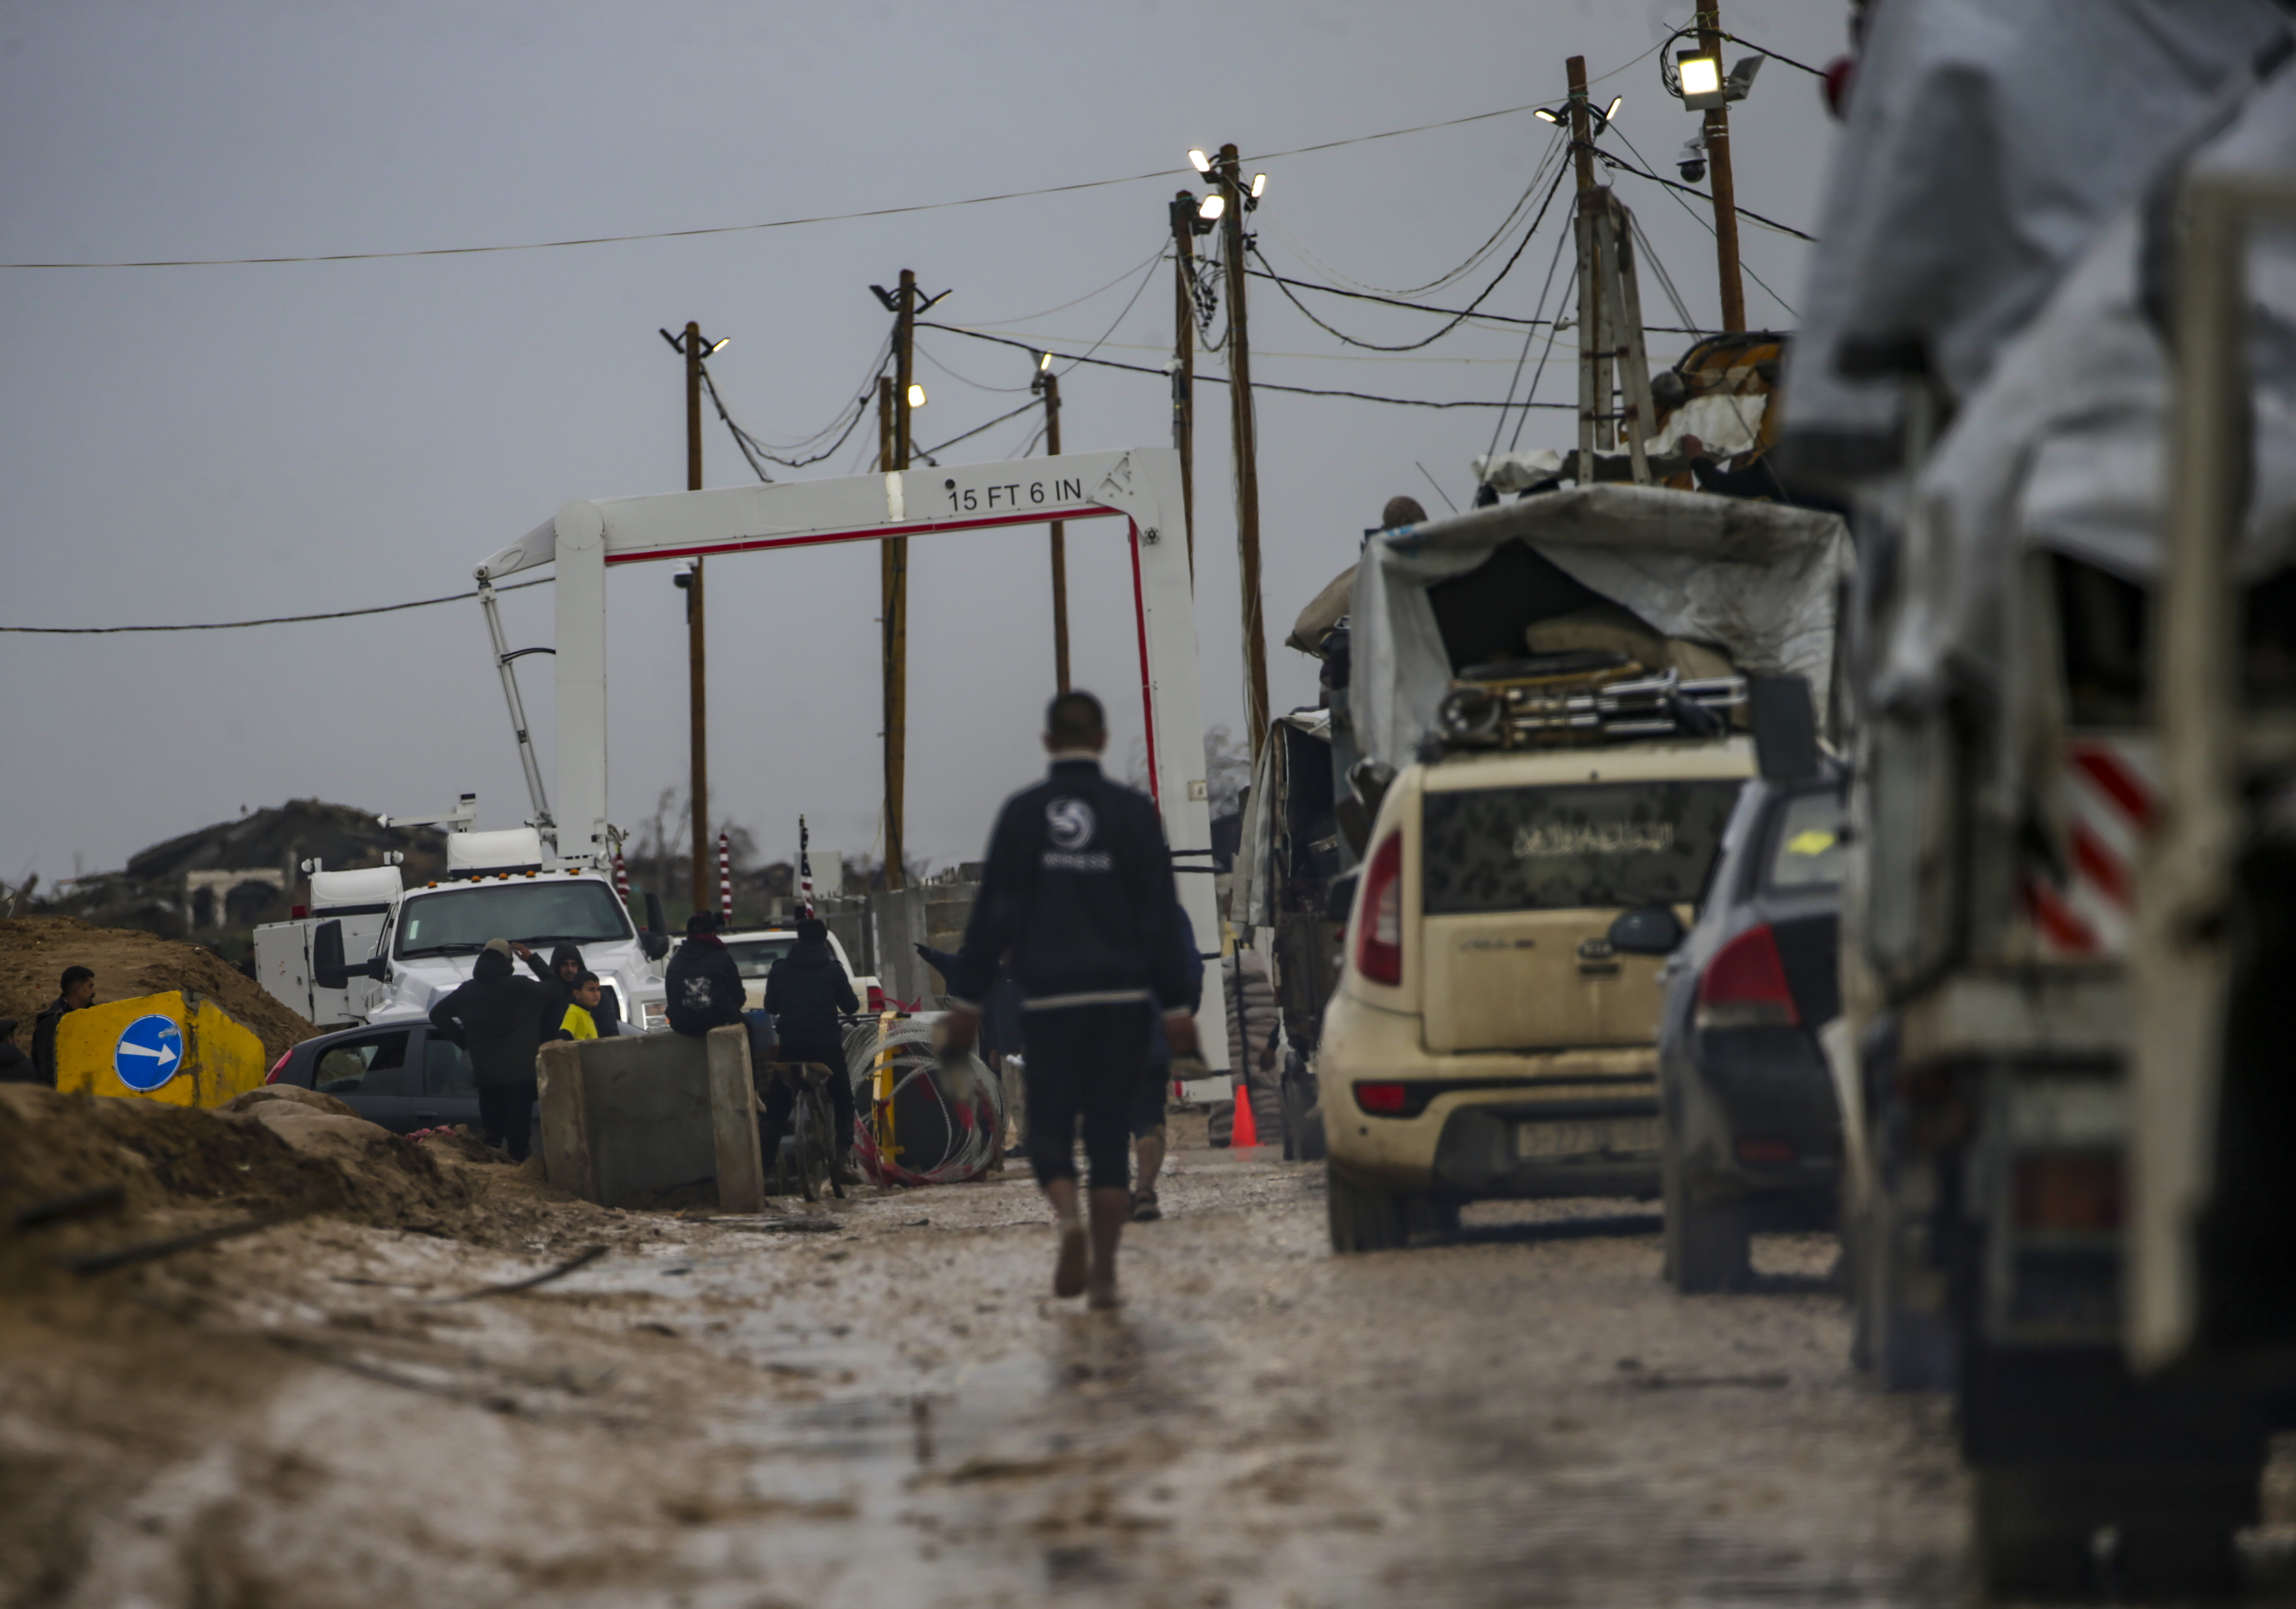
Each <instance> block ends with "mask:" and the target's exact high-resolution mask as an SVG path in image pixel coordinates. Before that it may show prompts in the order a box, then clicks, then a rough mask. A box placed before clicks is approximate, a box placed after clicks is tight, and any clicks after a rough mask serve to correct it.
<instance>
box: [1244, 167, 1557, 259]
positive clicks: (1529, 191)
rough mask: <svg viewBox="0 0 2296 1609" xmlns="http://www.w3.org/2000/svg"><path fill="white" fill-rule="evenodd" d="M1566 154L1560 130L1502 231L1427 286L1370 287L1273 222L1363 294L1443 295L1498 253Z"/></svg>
mask: <svg viewBox="0 0 2296 1609" xmlns="http://www.w3.org/2000/svg"><path fill="white" fill-rule="evenodd" d="M1563 151H1564V141H1563V138H1562V131H1561V130H1560V129H1558V130H1556V131H1555V137H1554V139H1553V140H1550V141H1549V142H1548V143H1547V147H1546V152H1544V153H1543V154H1541V156H1540V157H1539V159H1538V164H1537V166H1536V167H1534V168H1532V169H1531V175H1530V180H1529V183H1528V184H1526V185H1523V187H1522V193H1521V195H1519V196H1517V197H1516V198H1515V199H1514V202H1513V205H1512V206H1510V207H1508V209H1507V212H1506V216H1505V218H1501V219H1500V220H1499V223H1498V227H1497V228H1496V229H1493V230H1492V231H1491V232H1490V234H1488V236H1486V237H1485V238H1484V240H1483V242H1482V244H1480V245H1479V246H1477V247H1476V248H1475V249H1474V250H1472V251H1471V252H1469V253H1468V254H1467V258H1466V260H1464V262H1461V263H1460V264H1458V265H1457V266H1456V267H1453V268H1450V269H1448V270H1447V271H1446V272H1445V273H1443V274H1442V275H1439V276H1438V277H1436V278H1434V279H1431V280H1429V281H1428V282H1427V283H1425V284H1423V285H1374V284H1367V283H1365V282H1364V281H1362V280H1359V279H1357V278H1356V277H1354V276H1353V275H1349V274H1343V273H1341V271H1340V270H1339V269H1337V268H1335V267H1333V266H1332V265H1331V264H1329V263H1327V262H1325V261H1324V259H1322V258H1321V257H1318V256H1317V255H1316V253H1315V252H1314V251H1313V250H1310V249H1309V248H1308V245H1307V243H1306V242H1304V241H1302V240H1300V237H1299V236H1298V235H1296V234H1292V231H1291V230H1290V229H1289V228H1287V227H1285V226H1284V224H1283V219H1282V218H1280V217H1276V218H1271V219H1270V220H1269V222H1270V224H1271V225H1272V226H1273V227H1274V228H1275V231H1276V233H1277V234H1281V235H1283V238H1284V239H1285V240H1286V241H1288V242H1291V245H1292V250H1295V251H1297V252H1298V253H1299V254H1300V256H1302V257H1304V258H1306V259H1308V261H1309V262H1311V263H1313V264H1315V265H1316V267H1318V268H1321V269H1322V270H1323V271H1324V273H1326V274H1328V275H1331V276H1332V277H1333V278H1334V279H1340V280H1345V281H1346V282H1347V283H1349V284H1350V285H1353V286H1354V287H1356V288H1357V290H1360V291H1383V292H1385V293H1386V294H1388V295H1390V296H1423V295H1425V294H1426V293H1427V292H1428V291H1439V290H1441V289H1442V288H1443V287H1444V286H1446V285H1448V284H1450V283H1454V282H1455V281H1457V280H1460V279H1464V277H1466V275H1469V274H1471V273H1472V272H1473V271H1474V270H1475V269H1476V268H1477V267H1480V266H1481V264H1482V263H1483V261H1484V260H1485V259H1488V257H1489V256H1490V254H1491V253H1492V252H1493V251H1495V250H1497V249H1498V247H1499V244H1500V242H1503V241H1504V240H1505V238H1506V237H1507V236H1508V235H1509V234H1513V231H1514V226H1515V225H1516V224H1518V223H1520V222H1521V219H1522V215H1523V214H1524V213H1525V212H1527V211H1529V209H1530V201H1531V198H1532V197H1533V196H1535V195H1537V194H1538V187H1539V185H1540V183H1541V182H1542V181H1544V180H1545V179H1546V168H1547V164H1548V163H1550V162H1552V161H1554V160H1556V158H1557V157H1559V156H1561V155H1562V153H1563Z"/></svg>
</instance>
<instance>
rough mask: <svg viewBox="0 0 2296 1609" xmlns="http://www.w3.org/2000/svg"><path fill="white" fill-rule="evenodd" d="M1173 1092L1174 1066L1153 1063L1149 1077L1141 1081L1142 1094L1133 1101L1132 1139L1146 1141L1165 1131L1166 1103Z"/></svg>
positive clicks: (1149, 1066) (1150, 1065) (1167, 1063)
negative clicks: (1149, 1137) (1153, 1135)
mask: <svg viewBox="0 0 2296 1609" xmlns="http://www.w3.org/2000/svg"><path fill="white" fill-rule="evenodd" d="M1171 1092H1172V1064H1171V1063H1169V1062H1152V1063H1149V1064H1148V1076H1147V1077H1146V1078H1144V1079H1143V1080H1140V1093H1139V1094H1138V1095H1137V1096H1134V1097H1133V1101H1132V1137H1133V1138H1134V1139H1136V1140H1137V1139H1145V1138H1147V1137H1148V1136H1150V1135H1152V1134H1161V1133H1163V1131H1164V1103H1165V1100H1166V1098H1167V1097H1168V1096H1170V1094H1171Z"/></svg>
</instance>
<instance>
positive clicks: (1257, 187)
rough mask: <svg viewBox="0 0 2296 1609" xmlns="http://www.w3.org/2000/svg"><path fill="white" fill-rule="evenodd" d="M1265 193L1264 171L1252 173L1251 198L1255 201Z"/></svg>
mask: <svg viewBox="0 0 2296 1609" xmlns="http://www.w3.org/2000/svg"><path fill="white" fill-rule="evenodd" d="M1266 194H1267V175H1266V174H1264V173H1255V174H1253V175H1252V176H1251V199H1252V200H1253V201H1258V200H1259V198H1260V197H1261V196H1263V195H1266Z"/></svg>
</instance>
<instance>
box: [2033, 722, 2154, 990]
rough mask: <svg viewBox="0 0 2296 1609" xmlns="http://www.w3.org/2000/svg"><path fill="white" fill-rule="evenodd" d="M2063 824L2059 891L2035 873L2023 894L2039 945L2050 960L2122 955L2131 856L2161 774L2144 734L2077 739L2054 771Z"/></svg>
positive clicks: (2132, 890)
mask: <svg viewBox="0 0 2296 1609" xmlns="http://www.w3.org/2000/svg"><path fill="white" fill-rule="evenodd" d="M2058 789H2059V792H2058V809H2059V813H2060V815H2061V817H2062V820H2063V822H2064V824H2065V836H2064V842H2063V844H2062V853H2063V860H2064V882H2063V884H2062V887H2060V886H2057V885H2055V884H2054V883H2053V882H2051V881H2050V880H2049V879H2048V878H2047V877H2046V876H2045V875H2043V874H2039V873H2038V872H2035V873H2029V874H2027V875H2026V878H2025V896H2026V904H2027V906H2028V908H2029V909H2030V911H2031V912H2032V916H2033V925H2034V927H2035V929H2036V930H2037V931H2038V933H2039V934H2040V939H2041V948H2042V949H2043V950H2044V951H2046V953H2048V954H2051V955H2057V956H2089V957H2098V956H2103V957H2115V956H2124V955H2126V954H2128V937H2129V922H2130V917H2131V913H2132V910H2133V907H2134V906H2135V903H2136V857H2137V852H2138V850H2140V849H2141V848H2142V846H2143V843H2144V836H2145V834H2146V833H2148V832H2149V831H2151V829H2152V826H2153V822H2154V820H2155V819H2157V818H2158V817H2159V815H2160V809H2161V774H2160V765H2159V760H2158V757H2157V754H2156V751H2155V748H2154V744H2153V739H2152V738H2150V737H2079V738H2073V739H2071V740H2070V741H2069V742H2067V743H2066V744H2065V748H2064V767H2063V768H2062V771H2060V773H2059V774H2058Z"/></svg>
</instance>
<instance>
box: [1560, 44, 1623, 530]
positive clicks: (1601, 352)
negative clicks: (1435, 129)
mask: <svg viewBox="0 0 2296 1609" xmlns="http://www.w3.org/2000/svg"><path fill="white" fill-rule="evenodd" d="M1564 70H1565V71H1566V72H1568V73H1569V75H1570V148H1571V154H1572V157H1573V158H1574V160H1576V161H1577V163H1578V168H1579V206H1578V209H1577V213H1576V216H1575V218H1574V219H1573V226H1574V227H1575V228H1576V230H1577V232H1578V240H1579V484H1580V485H1581V486H1587V485H1592V484H1593V483H1594V480H1595V454H1596V453H1597V452H1603V451H1607V450H1609V448H1610V447H1611V445H1612V439H1611V346H1612V345H1613V344H1614V343H1612V342H1610V341H1604V340H1603V282H1604V280H1605V278H1606V277H1607V274H1606V270H1607V269H1608V268H1609V267H1610V265H1609V264H1607V263H1605V262H1604V261H1603V241H1602V233H1601V231H1600V230H1599V229H1598V228H1597V227H1596V226H1595V220H1596V219H1597V218H1600V217H1601V216H1602V215H1603V211H1604V204H1603V203H1604V201H1605V200H1606V198H1605V197H1604V195H1603V189H1602V186H1601V185H1597V184H1596V183H1595V118H1594V111H1593V109H1592V108H1591V107H1589V106H1588V105H1587V58H1586V57H1584V56H1573V57H1571V58H1570V61H1569V62H1566V63H1564Z"/></svg>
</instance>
